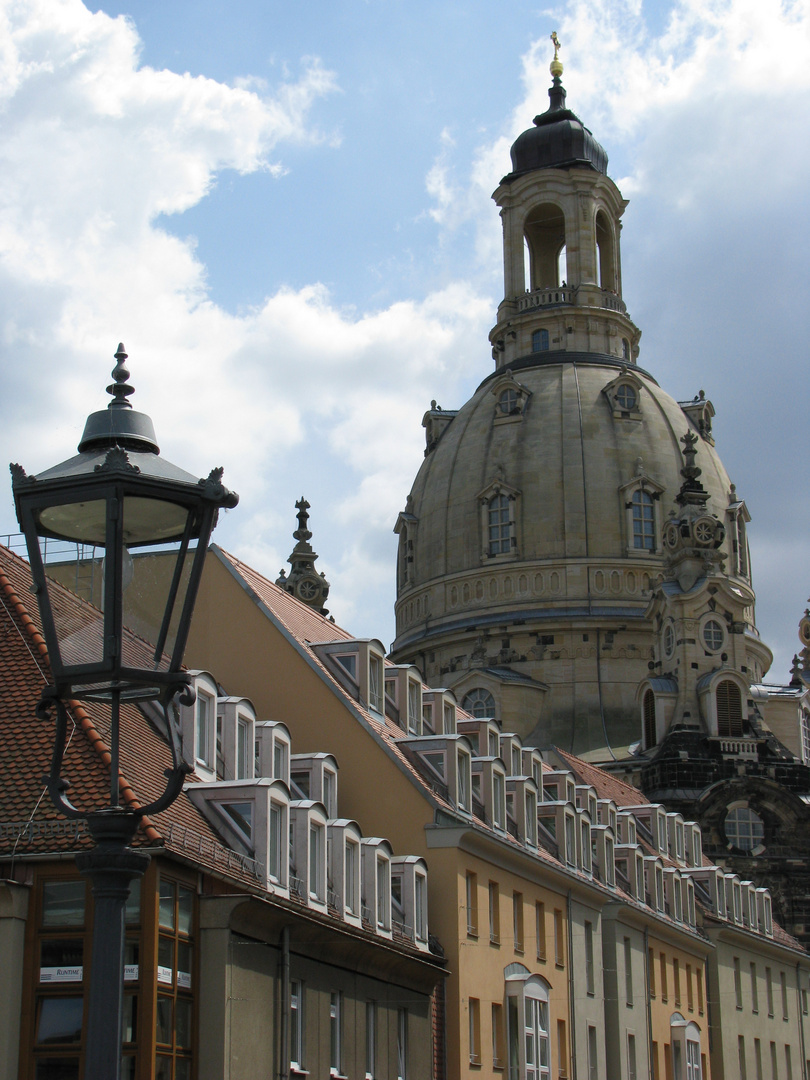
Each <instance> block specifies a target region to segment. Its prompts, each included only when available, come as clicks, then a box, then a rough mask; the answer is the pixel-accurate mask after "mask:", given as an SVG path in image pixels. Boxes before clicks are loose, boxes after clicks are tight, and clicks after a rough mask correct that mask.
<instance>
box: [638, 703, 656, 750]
mask: <svg viewBox="0 0 810 1080" xmlns="http://www.w3.org/2000/svg"><path fill="white" fill-rule="evenodd" d="M642 710H643V720H644V749H645V750H649V749H650V747H651V746H655V744H656V743H657V742H658V739H657V738H656V733H655V694H654V693H653V692H652V690H646V691H645V692H644V702H643V705H642Z"/></svg>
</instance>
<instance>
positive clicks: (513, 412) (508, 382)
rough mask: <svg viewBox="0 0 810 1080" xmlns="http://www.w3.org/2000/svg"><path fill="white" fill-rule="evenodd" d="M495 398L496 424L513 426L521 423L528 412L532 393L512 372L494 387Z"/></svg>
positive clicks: (504, 375) (499, 379) (492, 390)
mask: <svg viewBox="0 0 810 1080" xmlns="http://www.w3.org/2000/svg"><path fill="white" fill-rule="evenodd" d="M491 392H492V394H493V395H494V396H495V401H496V405H495V417H494V422H495V424H511V423H514V422H516V421H520V419H521V418H522V416H523V414H524V412H525V411H526V404H527V402H528V400H529V398H530V397H531V391H530V390H529V389H528V388H527V387H525V386H524V385H523V384H522V383H519V382H518V381H517V379H516V378H515V377H514V376H513V375H512V372H511V370H509V369H507V371H506V372H505V373H504V374H503V375H502V376H501V377H500V378H498V379H497V380H496V381H495V383H494V384H493V386H492V389H491Z"/></svg>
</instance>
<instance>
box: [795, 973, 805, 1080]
mask: <svg viewBox="0 0 810 1080" xmlns="http://www.w3.org/2000/svg"><path fill="white" fill-rule="evenodd" d="M801 978H802V967H801V964H800V963H799V962H798V961H797V962H796V1017H797V1019H798V1021H799V1039H800V1040H801V1044H802V1077H803V1080H807V1052H806V1050H805V1046H804V1020H803V1019H802V1017H803V1016H804V1013H803V1012H802V983H801Z"/></svg>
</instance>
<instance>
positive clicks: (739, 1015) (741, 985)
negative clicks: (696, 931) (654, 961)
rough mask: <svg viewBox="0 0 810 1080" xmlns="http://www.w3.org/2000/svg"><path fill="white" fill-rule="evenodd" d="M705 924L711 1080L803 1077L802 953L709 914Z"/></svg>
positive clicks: (809, 1033) (807, 1037)
mask: <svg viewBox="0 0 810 1080" xmlns="http://www.w3.org/2000/svg"><path fill="white" fill-rule="evenodd" d="M704 929H705V930H706V933H707V934H708V936H709V939H710V940H711V942H712V945H713V946H714V948H713V949H712V951H711V953H710V956H709V967H708V972H707V976H708V984H709V1007H710V1015H711V1017H712V1025H711V1026H712V1076H713V1077H714V1080H738V1078H739V1080H746V1078H750V1080H756V1077H758V1076H780V1077H785V1078H790V1077H800V1076H801V1077H805V1076H807V1075H808V1071H810V1064H808V1061H807V1058H808V1048H810V1027H808V1000H807V994H808V989H807V987H808V975H809V974H810V963H808V959H807V957H806V956H797V955H796V952H795V950H793V949H789V948H785V947H784V946H780V943H779V942H778V941H766V942H764V943H763V942H762V941H761V940H760V939H756V940H753V939H752V935H751V934H750V933H746V932H745V931H744V930H741V929H739V928H736V927H729V926H728V925H725V926H721V925H719V924H717V923H714V922H713V921H712V920H711V919H707V920H706V922H705V923H704ZM720 1017H722V1021H721V1020H720Z"/></svg>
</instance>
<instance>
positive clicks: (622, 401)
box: [616, 383, 638, 412]
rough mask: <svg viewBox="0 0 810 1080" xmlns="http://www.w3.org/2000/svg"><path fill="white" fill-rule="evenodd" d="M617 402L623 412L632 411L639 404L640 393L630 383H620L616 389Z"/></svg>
mask: <svg viewBox="0 0 810 1080" xmlns="http://www.w3.org/2000/svg"><path fill="white" fill-rule="evenodd" d="M616 404H617V405H618V406H619V408H620V409H621V410H622V412H632V411H633V409H635V408H636V406H637V405H638V394H637V393H636V391H635V387H633V386H631V385H630V383H620V384H619V387H618V389H617V390H616Z"/></svg>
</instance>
